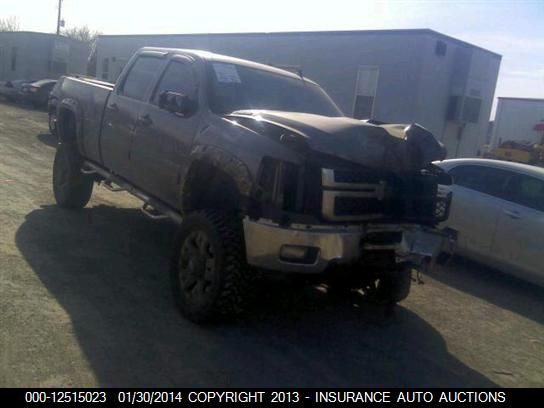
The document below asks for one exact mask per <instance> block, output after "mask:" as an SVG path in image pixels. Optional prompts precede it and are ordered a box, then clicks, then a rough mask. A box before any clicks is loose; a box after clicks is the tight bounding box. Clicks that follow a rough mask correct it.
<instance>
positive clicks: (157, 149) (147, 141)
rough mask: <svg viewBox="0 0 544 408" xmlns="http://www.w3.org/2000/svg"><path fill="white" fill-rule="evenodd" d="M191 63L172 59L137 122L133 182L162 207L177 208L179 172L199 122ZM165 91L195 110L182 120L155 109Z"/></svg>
mask: <svg viewBox="0 0 544 408" xmlns="http://www.w3.org/2000/svg"><path fill="white" fill-rule="evenodd" d="M194 65H195V63H194V61H193V60H192V59H189V58H185V57H183V56H180V55H176V56H174V57H173V58H172V59H171V60H170V61H169V63H168V65H167V67H166V69H165V70H164V72H163V74H162V76H161V78H160V79H159V81H158V84H157V86H156V87H155V89H154V90H153V92H152V94H151V98H150V101H149V103H148V104H146V105H145V107H144V109H143V110H142V111H141V114H140V116H139V119H138V124H137V131H136V133H135V136H134V142H133V151H132V163H131V165H132V166H133V174H134V175H135V182H136V183H137V184H138V185H140V186H142V187H143V188H144V189H145V190H146V191H148V192H150V193H151V194H152V195H154V196H155V197H157V198H159V199H161V200H162V201H165V202H166V203H168V204H170V205H172V206H174V207H177V206H179V204H180V197H181V187H180V179H181V172H182V169H183V167H184V166H185V165H187V161H188V156H189V154H190V151H191V144H192V141H193V138H194V136H195V135H196V133H197V128H198V124H199V120H200V112H201V110H200V109H198V77H197V75H198V71H197V70H196V69H195V67H194ZM165 91H171V92H176V93H180V94H184V95H186V96H188V97H189V99H190V101H191V103H192V104H194V106H195V109H194V111H192V112H191V114H188V115H186V116H182V115H180V114H176V113H172V112H169V111H167V110H164V109H161V108H159V96H160V95H161V93H163V92H165Z"/></svg>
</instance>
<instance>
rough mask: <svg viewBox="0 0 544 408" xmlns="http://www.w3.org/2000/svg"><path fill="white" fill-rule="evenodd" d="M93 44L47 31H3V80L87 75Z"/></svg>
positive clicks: (0, 65) (0, 48)
mask: <svg viewBox="0 0 544 408" xmlns="http://www.w3.org/2000/svg"><path fill="white" fill-rule="evenodd" d="M89 52H90V49H89V45H88V44H87V43H84V42H83V41H78V40H74V39H70V38H67V37H63V36H58V35H55V34H47V33H34V32H27V31H13V32H0V81H7V80H10V79H46V78H47V79H49V78H50V79H56V78H58V77H59V76H61V75H63V74H66V73H74V74H85V73H86V69H87V59H88V57H89Z"/></svg>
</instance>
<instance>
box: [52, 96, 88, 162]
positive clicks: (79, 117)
mask: <svg viewBox="0 0 544 408" xmlns="http://www.w3.org/2000/svg"><path fill="white" fill-rule="evenodd" d="M66 111H68V112H71V113H73V115H74V117H75V121H76V123H75V127H76V129H75V130H76V134H75V138H76V143H77V146H78V150H79V151H80V152H81V153H85V145H84V143H83V110H82V109H81V108H80V106H79V102H78V101H77V100H75V99H74V98H64V99H63V100H62V101H61V102H60V103H59V105H58V108H57V115H58V116H57V117H58V119H57V121H58V130H59V133H58V134H59V140H60V141H61V142H62V141H63V136H64V135H65V133H64V132H65V131H68V130H67V129H64V123H65V121H64V120H63V119H64V115H65V113H64V112H66Z"/></svg>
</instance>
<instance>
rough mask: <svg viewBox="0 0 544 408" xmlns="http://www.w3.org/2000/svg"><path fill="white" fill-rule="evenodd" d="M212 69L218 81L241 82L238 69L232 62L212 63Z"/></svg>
mask: <svg viewBox="0 0 544 408" xmlns="http://www.w3.org/2000/svg"><path fill="white" fill-rule="evenodd" d="M213 70H214V71H215V77H216V78H217V81H218V82H224V83H235V84H239V83H241V82H242V81H240V77H239V76H238V70H237V69H236V67H235V66H234V65H232V64H223V63H220V62H216V63H214V64H213Z"/></svg>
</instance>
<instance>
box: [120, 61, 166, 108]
mask: <svg viewBox="0 0 544 408" xmlns="http://www.w3.org/2000/svg"><path fill="white" fill-rule="evenodd" d="M161 62H162V60H161V59H160V58H154V57H139V58H138V59H137V60H136V62H135V63H134V65H132V67H131V68H130V71H129V73H128V75H127V77H126V78H125V82H124V83H123V87H122V89H121V91H120V93H121V95H124V96H126V97H128V98H132V99H137V100H140V101H142V100H143V99H144V98H145V95H146V92H147V90H148V88H149V86H150V85H151V82H152V81H153V78H154V77H155V74H156V73H157V71H158V70H159V68H160V65H161Z"/></svg>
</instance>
